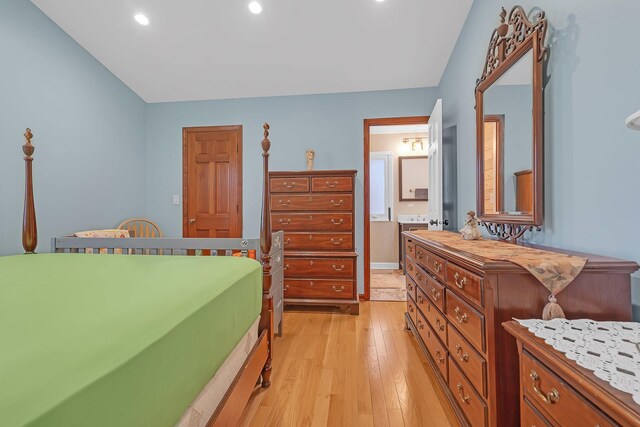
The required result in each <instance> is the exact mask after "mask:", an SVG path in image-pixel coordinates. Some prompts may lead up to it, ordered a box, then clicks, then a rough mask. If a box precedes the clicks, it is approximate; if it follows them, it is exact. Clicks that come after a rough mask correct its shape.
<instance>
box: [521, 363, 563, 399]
mask: <svg viewBox="0 0 640 427" xmlns="http://www.w3.org/2000/svg"><path fill="white" fill-rule="evenodd" d="M529 376H530V377H531V379H532V380H533V391H535V392H536V394H537V395H538V397H539V398H540V399H541V400H542V401H543V402H544V403H546V404H553V403H557V402H558V401H559V400H560V393H558V390H556V389H555V388H552V389H551V391H550V392H549V393H543V392H542V390H540V377H539V376H538V373H537V372H536V371H534V370H533V369H532V370H531V373H530V374H529Z"/></svg>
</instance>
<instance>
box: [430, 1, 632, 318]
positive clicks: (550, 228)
mask: <svg viewBox="0 0 640 427" xmlns="http://www.w3.org/2000/svg"><path fill="white" fill-rule="evenodd" d="M520 4H522V6H523V7H524V8H525V10H527V11H529V10H530V9H532V8H534V7H540V8H542V9H543V10H545V11H546V14H547V18H548V20H549V24H550V29H549V34H548V44H549V45H550V49H551V50H550V58H549V61H548V66H547V69H546V73H547V76H548V77H547V78H546V82H545V83H546V88H545V92H544V96H545V180H546V182H545V223H544V228H543V231H542V232H540V233H535V234H533V238H532V239H531V240H532V241H533V242H536V243H541V244H545V245H550V246H556V247H561V248H567V249H575V250H583V251H587V252H593V253H598V254H602V255H610V256H614V257H621V258H625V259H631V260H635V261H638V262H640V243H639V241H640V231H638V230H639V228H638V213H639V212H640V196H639V192H640V132H637V131H631V130H629V129H627V128H626V127H625V125H624V119H625V118H626V117H627V116H628V115H629V114H631V113H632V112H635V111H637V110H638V109H640V84H638V70H640V56H639V55H637V54H635V53H634V52H637V42H638V23H637V17H638V16H640V2H638V1H636V0H616V1H602V0H563V1H557V0H535V1H529V0H523V1H521V2H520ZM503 5H504V6H505V8H506V9H507V10H510V8H511V7H512V5H511V4H504V2H501V1H497V0H476V1H475V2H474V4H473V6H472V8H471V11H470V12H469V16H468V17H467V21H466V23H465V26H464V29H463V31H462V34H461V35H460V37H459V39H458V42H457V44H456V47H455V50H454V52H453V54H452V56H451V59H450V61H449V64H448V66H447V69H446V71H445V74H444V76H443V78H442V80H441V84H440V90H441V94H442V97H443V99H444V120H445V127H446V126H451V125H457V130H458V202H459V207H460V208H459V209H458V212H466V211H467V210H468V209H471V208H473V207H474V206H475V188H476V187H475V170H476V169H475V158H476V156H475V110H474V88H475V81H476V79H477V78H478V77H479V76H480V72H481V70H482V67H483V65H484V59H485V55H486V50H487V46H488V43H489V37H490V35H491V32H492V30H493V29H494V28H495V27H496V25H497V24H498V23H499V20H498V14H499V12H500V7H501V6H503ZM460 219H462V218H460ZM634 293H635V295H634V303H635V304H640V279H639V278H638V276H636V278H635V280H634ZM635 308H636V311H637V313H636V319H639V318H640V316H639V315H640V311H639V310H638V307H635Z"/></svg>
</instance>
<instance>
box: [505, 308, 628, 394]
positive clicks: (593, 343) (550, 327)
mask: <svg viewBox="0 0 640 427" xmlns="http://www.w3.org/2000/svg"><path fill="white" fill-rule="evenodd" d="M514 320H516V321H517V322H518V323H520V324H521V325H522V326H524V327H525V328H527V329H528V330H529V331H530V332H531V333H532V334H534V335H535V336H537V337H539V338H542V339H544V342H545V343H547V344H548V345H550V346H552V347H553V348H555V349H556V350H558V351H560V352H562V353H564V354H565V356H566V357H567V358H568V359H571V360H574V361H575V362H576V363H577V364H578V365H580V366H582V367H583V368H586V369H588V370H590V371H593V373H594V374H595V376H597V377H598V378H600V379H602V380H604V381H606V382H608V383H609V384H611V386H612V387H614V388H616V389H618V390H621V391H624V392H626V393H629V394H631V395H632V396H633V400H634V401H635V402H636V403H637V404H640V323H635V322H595V321H593V320H588V319H580V320H567V319H553V320H539V319H530V320H519V319H514Z"/></svg>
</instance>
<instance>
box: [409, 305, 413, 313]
mask: <svg viewBox="0 0 640 427" xmlns="http://www.w3.org/2000/svg"><path fill="white" fill-rule="evenodd" d="M409 311H410V312H412V313H413V306H412V305H410V306H409Z"/></svg>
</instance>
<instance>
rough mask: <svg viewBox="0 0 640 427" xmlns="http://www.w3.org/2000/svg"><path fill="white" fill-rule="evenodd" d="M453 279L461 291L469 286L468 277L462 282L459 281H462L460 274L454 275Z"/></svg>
mask: <svg viewBox="0 0 640 427" xmlns="http://www.w3.org/2000/svg"><path fill="white" fill-rule="evenodd" d="M453 279H454V280H455V281H456V286H457V287H459V288H460V289H462V288H464V285H466V284H467V278H466V277H463V278H462V280H460V281H458V280H459V279H460V275H459V274H458V273H456V274H454V275H453Z"/></svg>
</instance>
